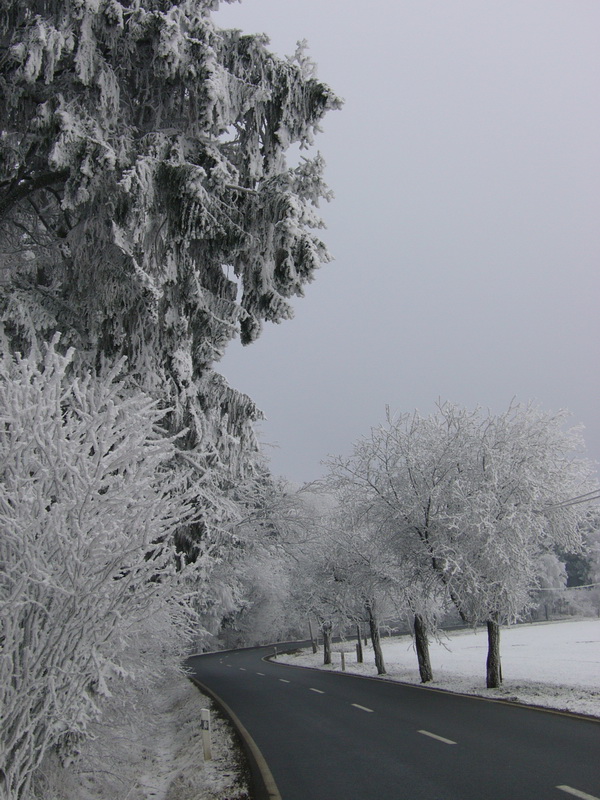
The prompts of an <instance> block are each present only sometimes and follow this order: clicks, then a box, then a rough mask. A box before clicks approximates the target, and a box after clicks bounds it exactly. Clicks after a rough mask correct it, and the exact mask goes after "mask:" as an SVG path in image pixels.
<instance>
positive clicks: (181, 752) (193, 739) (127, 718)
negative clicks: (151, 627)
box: [35, 672, 249, 800]
mask: <svg viewBox="0 0 600 800" xmlns="http://www.w3.org/2000/svg"><path fill="white" fill-rule="evenodd" d="M203 708H210V709H211V712H212V713H211V723H212V728H213V730H212V746H213V753H212V755H213V759H212V761H207V762H205V761H204V754H203V746H202V732H201V728H200V720H201V710H202V709H203ZM92 732H93V735H94V737H95V738H94V739H89V740H86V741H85V742H83V743H82V745H81V747H80V753H79V755H78V756H77V757H76V758H75V759H74V760H73V761H71V763H70V764H68V765H67V766H66V767H63V766H61V765H60V764H59V763H58V760H57V759H56V757H54V756H49V757H47V758H46V760H45V762H44V764H43V768H42V770H41V773H42V774H41V779H40V782H39V784H38V787H37V791H36V792H35V796H36V797H43V798H44V800H107V798H111V800H248V798H249V795H248V791H247V785H246V782H245V779H244V777H243V771H244V764H243V762H242V761H241V759H240V754H239V751H238V749H237V747H236V745H235V744H234V740H233V738H232V729H231V726H230V724H229V723H228V722H225V721H224V720H223V719H222V718H220V717H219V716H218V715H217V713H216V712H215V709H214V705H213V703H212V701H211V700H210V699H209V698H207V697H206V696H204V695H203V694H201V693H200V691H199V690H198V689H197V688H196V687H195V686H194V685H193V684H192V683H191V682H190V681H189V680H188V679H187V678H186V677H185V676H184V675H182V674H180V673H175V672H173V674H171V675H169V676H168V678H167V679H165V680H164V681H163V682H162V683H160V684H157V685H156V686H154V687H152V690H150V691H148V690H141V689H136V688H135V687H133V688H129V689H128V690H127V694H126V695H125V696H124V695H122V694H121V695H120V696H118V697H117V696H116V695H115V697H113V698H111V700H109V702H108V705H107V708H106V710H105V713H104V714H103V716H102V719H101V720H100V721H99V722H97V723H95V724H94V726H93V731H92Z"/></svg>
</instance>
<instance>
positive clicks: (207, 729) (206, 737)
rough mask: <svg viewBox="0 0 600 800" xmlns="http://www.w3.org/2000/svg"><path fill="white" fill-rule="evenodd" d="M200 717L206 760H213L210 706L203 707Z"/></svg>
mask: <svg viewBox="0 0 600 800" xmlns="http://www.w3.org/2000/svg"><path fill="white" fill-rule="evenodd" d="M200 718H201V726H202V744H203V745H204V760H205V761H212V742H211V725H210V710H209V709H208V708H203V709H202V711H201V712H200Z"/></svg>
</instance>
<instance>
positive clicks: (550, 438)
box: [330, 403, 594, 687]
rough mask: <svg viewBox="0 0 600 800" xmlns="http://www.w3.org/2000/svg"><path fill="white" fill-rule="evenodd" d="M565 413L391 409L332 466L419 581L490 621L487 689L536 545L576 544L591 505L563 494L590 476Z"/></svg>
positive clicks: (587, 483)
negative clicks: (382, 422) (406, 411)
mask: <svg viewBox="0 0 600 800" xmlns="http://www.w3.org/2000/svg"><path fill="white" fill-rule="evenodd" d="M566 419H567V415H566V414H564V413H558V414H551V413H548V412H543V411H540V410H539V409H537V408H536V407H534V406H532V405H528V406H518V405H513V406H511V407H510V408H509V409H508V411H507V412H505V413H504V414H501V415H498V416H494V415H492V414H490V413H484V412H483V411H482V410H481V409H476V410H475V411H467V410H466V409H463V408H460V407H458V406H455V405H452V404H449V403H446V404H443V405H440V406H439V407H438V410H437V412H436V413H435V414H433V415H431V416H430V417H426V418H424V417H421V416H419V415H418V414H413V415H409V414H404V415H401V416H398V417H392V416H391V415H389V414H388V419H387V423H386V424H385V425H384V426H381V427H379V428H375V429H372V431H371V434H370V436H368V437H365V438H364V439H362V440H361V441H360V442H359V443H358V444H357V445H356V446H355V448H354V453H353V454H352V455H351V456H350V457H349V458H338V459H334V460H332V462H331V464H330V468H331V480H332V481H333V482H334V483H336V484H337V485H339V486H342V487H344V486H345V487H346V488H347V489H348V490H349V491H352V492H353V493H354V495H355V497H356V499H357V501H358V502H360V503H361V504H362V506H363V507H364V508H368V509H369V513H370V514H371V515H372V516H376V518H377V520H378V524H379V525H383V526H386V527H387V529H388V530H393V531H394V532H395V536H394V547H395V548H397V550H398V552H399V553H400V554H402V557H403V558H404V559H405V560H407V561H408V562H409V563H410V564H411V565H412V570H413V576H414V580H415V581H417V582H418V584H419V585H420V586H421V591H425V592H427V593H428V594H429V596H430V597H431V596H434V595H436V594H437V595H440V594H442V595H445V596H446V597H447V598H448V599H449V600H451V601H452V602H453V603H454V605H455V606H456V607H457V609H458V610H459V612H460V614H461V616H462V617H463V619H464V620H465V621H468V622H470V623H471V624H476V623H478V622H485V623H486V624H487V627H488V635H489V652H488V664H487V685H488V686H489V687H493V686H497V685H499V684H500V682H501V670H500V656H499V635H500V627H499V626H500V624H501V623H504V622H510V621H514V620H515V619H516V618H517V617H518V615H519V614H521V613H523V611H524V610H525V609H526V608H527V607H528V605H529V603H530V594H531V590H532V589H533V588H534V587H535V585H536V575H537V573H536V563H537V560H538V558H539V556H540V554H541V553H543V552H545V551H548V550H550V549H552V548H553V547H555V546H557V545H561V546H563V547H566V546H568V547H570V548H577V547H578V546H579V545H580V541H581V533H580V527H579V523H580V521H581V519H582V516H583V515H585V513H586V511H585V509H584V507H582V506H580V505H570V504H569V503H567V502H566V501H568V500H569V499H570V498H573V497H576V496H578V495H580V494H582V493H583V492H585V491H586V490H589V489H590V488H591V487H592V485H593V483H594V478H593V471H592V469H591V466H590V464H589V463H588V462H586V461H585V460H583V459H581V458H578V457H577V455H578V451H579V450H580V445H581V437H580V433H579V432H578V431H577V430H565V428H564V426H565V423H566ZM423 621H424V620H423V618H422V615H421V614H416V615H415V636H416V641H417V650H418V652H419V648H422V649H423V650H422V651H423V652H426V648H427V641H426V638H425V637H424V636H423V633H424V631H423V630H422V627H421V625H420V623H422V622H423Z"/></svg>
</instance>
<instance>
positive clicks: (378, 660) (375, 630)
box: [367, 603, 385, 675]
mask: <svg viewBox="0 0 600 800" xmlns="http://www.w3.org/2000/svg"><path fill="white" fill-rule="evenodd" d="M367 614H368V616H369V630H370V631H371V641H372V643H373V652H374V653H375V666H376V667H377V674H378V675H385V664H384V662H383V653H382V651H381V640H380V638H379V625H378V624H377V617H376V616H375V614H374V612H373V607H372V606H371V603H367Z"/></svg>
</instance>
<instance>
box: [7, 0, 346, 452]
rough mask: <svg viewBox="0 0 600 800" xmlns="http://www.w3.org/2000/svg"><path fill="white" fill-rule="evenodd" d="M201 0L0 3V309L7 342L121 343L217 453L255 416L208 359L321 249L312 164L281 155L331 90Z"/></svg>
mask: <svg viewBox="0 0 600 800" xmlns="http://www.w3.org/2000/svg"><path fill="white" fill-rule="evenodd" d="M217 6H218V2H209V1H208V0H181V2H168V0H138V1H137V2H119V0H60V2H59V1H58V0H28V2H20V0H19V2H16V0H2V2H0V102H1V104H2V108H3V115H2V123H1V126H0V268H1V275H2V279H1V280H2V286H3V292H2V302H1V307H0V319H1V321H2V331H3V336H4V337H5V341H7V342H10V343H11V345H12V346H13V347H16V348H21V349H23V348H26V347H27V346H29V345H30V344H31V342H33V341H35V340H36V339H37V338H39V337H41V338H42V339H44V340H49V339H50V338H51V337H52V335H53V334H54V332H55V331H60V332H61V333H62V340H61V341H62V342H63V343H64V344H65V346H66V345H73V346H75V347H76V348H77V350H78V353H80V354H81V357H82V358H85V359H86V361H87V362H88V363H89V364H92V365H97V364H99V362H100V361H101V359H102V358H103V357H107V356H108V357H110V358H113V357H119V356H122V355H126V356H127V357H128V359H129V364H130V371H131V373H132V374H133V375H134V376H135V377H136V380H137V381H138V382H139V384H140V385H141V386H142V387H143V388H144V389H145V390H150V391H152V392H154V393H162V394H163V395H164V396H165V397H166V398H167V401H168V402H169V403H173V404H175V405H176V407H177V409H178V412H177V415H176V416H177V420H178V421H177V422H176V425H178V426H179V427H181V426H183V425H184V424H185V425H187V426H188V427H190V428H191V434H190V440H189V442H188V446H190V447H192V448H193V447H196V446H198V445H200V444H203V445H204V446H208V445H213V444H214V443H215V441H217V440H218V441H219V442H220V446H221V447H224V448H225V449H227V435H228V434H229V435H232V436H234V438H236V439H239V438H240V437H241V438H242V439H244V442H243V444H248V443H249V442H250V440H251V434H250V433H249V432H248V430H247V428H245V427H244V425H245V423H246V422H247V421H248V420H249V419H252V418H256V417H257V415H258V412H257V410H256V409H255V408H254V406H253V404H252V403H251V402H250V401H249V400H248V398H246V397H244V396H243V395H240V394H238V393H234V392H232V391H231V390H230V389H229V388H228V387H227V386H226V384H225V382H224V381H223V379H222V378H220V376H218V375H216V373H215V372H214V371H213V370H212V368H211V367H212V364H213V363H214V362H215V361H216V360H218V359H219V358H220V357H221V355H222V354H223V352H224V348H225V346H226V345H227V343H228V342H229V341H230V340H231V339H232V338H233V337H234V336H236V335H238V334H239V335H240V336H241V339H242V341H243V342H244V343H249V342H251V341H253V340H254V339H255V338H256V337H257V336H258V335H259V333H260V330H261V325H262V322H263V321H265V320H268V321H271V322H279V321H281V320H283V319H285V318H287V317H289V316H290V315H291V313H292V311H291V306H290V302H289V300H290V298H291V297H292V296H294V295H301V294H302V291H303V285H304V284H305V283H306V282H307V281H310V280H312V278H313V275H314V272H315V270H316V269H317V268H318V267H319V266H320V265H321V264H323V263H324V262H326V261H327V260H328V259H329V254H328V252H327V249H326V247H325V245H324V244H323V242H322V241H321V240H320V239H319V237H318V236H317V235H316V231H317V229H318V228H319V227H321V226H322V223H321V221H320V219H319V217H318V215H317V213H316V211H315V207H316V206H317V205H318V203H319V200H320V199H322V198H328V197H329V196H330V193H329V191H328V189H327V188H326V186H325V185H324V183H323V180H322V169H323V161H322V159H321V157H320V155H316V156H315V157H313V158H302V159H300V160H299V163H298V164H297V165H296V166H292V167H290V166H288V165H287V163H286V151H287V150H288V149H289V148H290V146H292V145H297V146H299V147H300V148H301V149H302V148H307V147H308V146H309V145H310V144H312V142H313V136H314V133H315V132H316V131H317V130H318V126H319V123H320V121H321V119H322V117H323V115H324V114H325V113H326V112H327V111H328V110H329V109H334V108H338V107H339V106H340V101H339V99H338V98H337V97H336V96H335V95H334V94H333V93H332V92H331V90H330V89H329V88H328V87H327V86H326V85H325V84H323V83H321V82H320V81H318V80H317V79H316V77H315V75H314V67H313V65H312V64H311V62H310V61H309V59H308V58H307V57H306V55H305V54H304V51H303V48H302V46H299V48H298V51H297V52H296V54H295V56H294V57H292V58H287V59H284V58H279V57H277V56H275V55H273V54H272V53H271V52H270V51H269V50H268V48H267V44H268V41H267V39H266V38H265V37H261V36H244V35H242V33H241V32H240V31H236V30H220V29H218V28H217V27H216V26H215V24H214V22H213V20H212V18H211V15H210V11H211V10H212V9H214V8H216V7H217ZM228 455H231V453H229V454H228Z"/></svg>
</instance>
